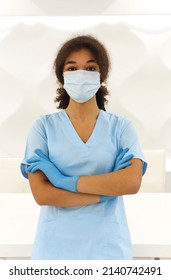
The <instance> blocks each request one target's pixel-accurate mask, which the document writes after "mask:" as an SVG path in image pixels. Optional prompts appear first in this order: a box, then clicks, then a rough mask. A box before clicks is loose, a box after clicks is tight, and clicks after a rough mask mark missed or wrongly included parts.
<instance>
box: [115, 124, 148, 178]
mask: <svg viewBox="0 0 171 280" xmlns="http://www.w3.org/2000/svg"><path fill="white" fill-rule="evenodd" d="M120 147H121V148H123V149H124V148H129V151H128V153H127V154H133V155H134V158H138V159H140V160H142V163H143V169H142V175H144V174H145V172H146V169H147V162H146V159H145V157H144V155H143V153H142V150H141V147H140V144H139V139H138V135H137V132H136V129H135V127H134V125H133V124H132V123H131V122H129V121H128V122H127V123H126V125H125V126H124V128H123V130H122V133H121V138H120Z"/></svg>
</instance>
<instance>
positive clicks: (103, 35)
mask: <svg viewBox="0 0 171 280" xmlns="http://www.w3.org/2000/svg"><path fill="white" fill-rule="evenodd" d="M47 2H48V5H47ZM71 2H72V7H70V6H71ZM66 3H67V5H66ZM79 3H80V1H76V0H73V1H67V0H65V1H50V2H49V1H40V0H32V1H31V0H30V1H29V0H27V1H26V0H22V1H21V0H17V1H15V6H14V1H12V0H11V1H10V0H8V1H0V15H2V16H1V17H0V157H20V156H22V155H23V150H24V146H25V140H26V136H27V133H28V129H29V127H30V125H31V123H32V121H33V120H34V119H35V118H36V117H37V116H39V115H40V114H44V113H49V112H54V111H55V110H56V108H55V106H56V105H55V104H54V103H53V99H54V97H55V89H56V79H55V76H54V74H53V72H52V64H53V60H54V57H55V54H56V52H57V49H58V47H59V45H60V44H61V43H62V42H63V41H64V40H66V39H68V38H70V37H71V36H72V35H75V34H76V35H77V34H85V33H90V34H92V35H96V36H97V37H98V38H99V40H101V41H102V42H103V43H105V45H106V47H107V48H108V50H109V52H110V57H111V61H112V72H111V75H110V78H109V81H108V86H109V89H110V94H111V95H110V98H109V105H108V107H107V110H109V111H111V112H116V113H118V114H123V115H126V116H128V117H129V118H131V119H132V120H133V122H134V124H135V126H136V127H137V130H138V133H139V137H140V142H141V144H142V148H144V149H153V148H160V149H161V148H164V149H166V154H167V165H166V169H167V171H171V129H170V127H171V52H170V48H171V16H170V13H171V3H170V1H156V0H155V1H152V0H150V1H149V0H148V1H147V0H144V1H141V0H139V1H133V0H130V1H126V0H125V1H124V0H116V1H112V0H105V1H90V4H91V5H90V4H89V0H87V1H86V2H83V3H81V5H80V4H79ZM85 3H86V5H85ZM90 8H91V9H90ZM82 14H84V15H85V16H82V17H79V16H77V17H73V16H68V15H82ZM4 15H8V16H5V17H4ZM12 15H15V16H12ZM16 15H19V16H16ZM23 15H26V16H25V17H24V16H23ZM28 15H29V16H28ZM31 15H33V16H31ZM35 15H37V16H35ZM40 15H44V16H40ZM51 15H56V16H51ZM59 15H65V17H64V16H59ZM88 15H89V16H88ZM92 15H97V16H92ZM104 15H105V16H104ZM169 177H170V173H168V178H169ZM169 180H170V181H171V179H169ZM169 184H170V186H171V183H169Z"/></svg>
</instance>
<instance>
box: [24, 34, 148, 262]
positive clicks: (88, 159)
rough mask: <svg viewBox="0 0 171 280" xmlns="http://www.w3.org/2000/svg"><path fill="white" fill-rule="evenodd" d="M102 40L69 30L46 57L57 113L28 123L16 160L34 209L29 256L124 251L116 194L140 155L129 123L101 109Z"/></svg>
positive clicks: (123, 190) (126, 241)
mask: <svg viewBox="0 0 171 280" xmlns="http://www.w3.org/2000/svg"><path fill="white" fill-rule="evenodd" d="M109 65H110V63H109V59H108V55H107V52H106V49H105V47H104V46H103V45H102V44H101V43H100V42H99V41H98V40H96V39H95V38H93V37H92V36H78V37H75V38H73V39H71V40H69V41H67V42H66V43H64V45H63V46H62V47H61V49H60V51H59V52H58V54H57V57H56V59H55V62H54V69H55V73H56V76H57V79H58V81H59V82H60V88H58V89H57V93H58V96H57V98H56V101H57V102H59V106H58V108H60V109H61V110H60V111H59V112H57V113H53V114H49V115H45V116H41V117H40V118H39V119H38V120H36V121H35V123H34V124H33V126H32V128H31V130H30V133H29V135H28V139H27V145H26V151H25V157H24V159H23V161H22V164H21V171H22V173H23V175H24V176H25V177H26V178H28V179H29V183H30V186H31V190H32V193H33V196H34V198H35V200H36V202H37V203H38V204H39V205H41V213H40V218H39V223H38V228H37V234H36V239H35V243H34V248H33V254H32V259H68V260H71V259H131V258H132V249H131V241H130V235H129V230H128V225H127V221H126V215H125V210H124V203H123V198H122V195H126V194H134V193H137V192H138V190H139V187H140V184H141V178H142V175H143V174H144V173H145V170H146V162H145V161H144V157H143V155H142V152H141V149H140V147H139V144H138V139H137V136H136V132H135V130H134V127H133V126H132V123H131V122H130V121H128V120H127V119H126V118H123V117H121V116H117V115H114V114H111V113H107V112H106V111H105V103H106V102H107V100H106V96H107V94H108V91H107V88H106V87H105V86H104V85H102V83H104V82H105V81H106V79H107V76H108V72H109Z"/></svg>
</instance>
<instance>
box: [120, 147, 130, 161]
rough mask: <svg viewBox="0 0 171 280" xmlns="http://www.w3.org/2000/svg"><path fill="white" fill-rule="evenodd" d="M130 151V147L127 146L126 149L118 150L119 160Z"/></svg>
mask: <svg viewBox="0 0 171 280" xmlns="http://www.w3.org/2000/svg"><path fill="white" fill-rule="evenodd" d="M128 151H129V148H125V149H122V148H120V149H119V152H118V160H121V159H122V158H123V157H124V155H125V154H126V153H127V152H128Z"/></svg>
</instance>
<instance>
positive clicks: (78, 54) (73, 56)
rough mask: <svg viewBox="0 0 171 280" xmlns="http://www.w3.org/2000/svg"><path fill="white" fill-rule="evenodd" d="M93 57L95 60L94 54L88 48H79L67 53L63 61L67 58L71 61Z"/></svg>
mask: <svg viewBox="0 0 171 280" xmlns="http://www.w3.org/2000/svg"><path fill="white" fill-rule="evenodd" d="M90 59H93V60H95V56H94V55H93V53H92V52H91V51H90V50H89V49H81V50H78V51H73V52H72V53H70V54H69V56H68V57H67V58H66V60H65V62H67V61H69V60H73V61H80V60H81V61H83V60H85V61H86V60H90Z"/></svg>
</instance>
